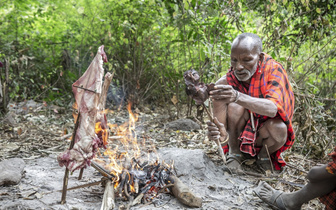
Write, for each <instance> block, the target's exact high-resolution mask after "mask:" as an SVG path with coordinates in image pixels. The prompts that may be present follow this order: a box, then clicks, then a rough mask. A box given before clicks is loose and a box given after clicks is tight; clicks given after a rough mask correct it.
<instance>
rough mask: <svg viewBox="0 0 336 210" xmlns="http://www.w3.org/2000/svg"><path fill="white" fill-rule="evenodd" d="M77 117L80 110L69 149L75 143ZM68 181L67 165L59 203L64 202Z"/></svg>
mask: <svg viewBox="0 0 336 210" xmlns="http://www.w3.org/2000/svg"><path fill="white" fill-rule="evenodd" d="M79 118H80V112H78V117H77V121H76V124H75V127H74V130H73V133H72V139H71V143H70V146H69V150H70V149H72V148H73V147H74V145H75V137H76V132H77V129H78V125H79ZM68 181H69V169H68V167H66V168H65V173H64V178H63V190H62V198H61V204H64V203H65V202H66V201H65V199H66V194H67V188H68Z"/></svg>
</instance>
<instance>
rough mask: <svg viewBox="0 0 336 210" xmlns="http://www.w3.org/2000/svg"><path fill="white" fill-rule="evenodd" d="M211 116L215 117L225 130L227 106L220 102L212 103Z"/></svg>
mask: <svg viewBox="0 0 336 210" xmlns="http://www.w3.org/2000/svg"><path fill="white" fill-rule="evenodd" d="M213 116H214V117H217V119H218V121H219V122H221V123H223V124H224V127H225V129H227V104H226V103H223V102H222V101H216V100H214V101H213Z"/></svg>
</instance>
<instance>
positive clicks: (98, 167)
mask: <svg viewBox="0 0 336 210" xmlns="http://www.w3.org/2000/svg"><path fill="white" fill-rule="evenodd" d="M91 166H92V167H93V168H95V169H96V170H97V171H99V173H101V174H102V175H103V176H105V177H107V178H109V179H113V178H114V177H113V176H112V175H111V174H110V173H109V172H108V171H106V170H105V169H104V168H103V167H101V166H100V165H99V164H98V163H96V162H94V161H91Z"/></svg>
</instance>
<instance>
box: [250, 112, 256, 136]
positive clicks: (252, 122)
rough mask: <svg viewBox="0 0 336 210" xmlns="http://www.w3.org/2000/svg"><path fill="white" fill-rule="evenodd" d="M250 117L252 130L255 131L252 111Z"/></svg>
mask: <svg viewBox="0 0 336 210" xmlns="http://www.w3.org/2000/svg"><path fill="white" fill-rule="evenodd" d="M250 117H251V125H252V130H253V132H254V131H256V129H255V126H254V116H253V112H251V111H250Z"/></svg>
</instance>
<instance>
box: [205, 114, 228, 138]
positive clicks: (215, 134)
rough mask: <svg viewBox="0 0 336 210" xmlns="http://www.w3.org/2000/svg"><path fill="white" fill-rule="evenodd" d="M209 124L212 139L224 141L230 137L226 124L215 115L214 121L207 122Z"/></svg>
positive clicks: (209, 135)
mask: <svg viewBox="0 0 336 210" xmlns="http://www.w3.org/2000/svg"><path fill="white" fill-rule="evenodd" d="M207 125H208V138H209V140H210V141H215V142H217V140H219V141H220V142H224V141H225V140H226V139H227V138H228V135H229V134H228V133H227V132H226V129H225V126H224V124H223V123H221V122H219V121H218V119H217V118H216V117H214V122H210V121H208V122H207Z"/></svg>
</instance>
